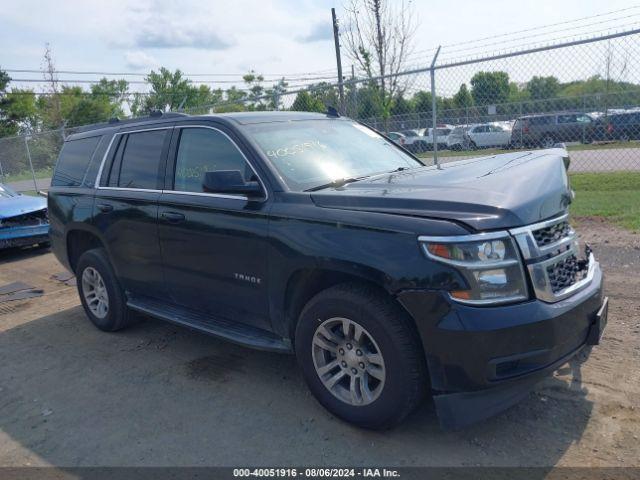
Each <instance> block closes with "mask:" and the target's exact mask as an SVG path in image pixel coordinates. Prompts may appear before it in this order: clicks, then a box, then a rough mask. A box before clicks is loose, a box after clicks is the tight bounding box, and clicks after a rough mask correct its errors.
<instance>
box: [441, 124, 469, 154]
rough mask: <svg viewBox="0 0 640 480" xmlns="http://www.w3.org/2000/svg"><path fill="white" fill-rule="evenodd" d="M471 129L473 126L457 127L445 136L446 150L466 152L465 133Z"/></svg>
mask: <svg viewBox="0 0 640 480" xmlns="http://www.w3.org/2000/svg"><path fill="white" fill-rule="evenodd" d="M471 127H473V125H458V126H457V127H454V128H453V130H451V132H450V133H449V135H448V136H447V148H448V149H449V150H468V148H469V137H467V131H468V130H469V129H470V128H471Z"/></svg>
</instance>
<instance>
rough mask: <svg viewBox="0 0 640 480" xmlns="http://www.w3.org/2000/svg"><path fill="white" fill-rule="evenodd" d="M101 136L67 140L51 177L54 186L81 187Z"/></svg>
mask: <svg viewBox="0 0 640 480" xmlns="http://www.w3.org/2000/svg"><path fill="white" fill-rule="evenodd" d="M100 138H101V137H99V136H98V137H89V138H83V139H80V140H71V141H68V142H65V144H64V146H63V147H62V151H61V152H60V158H58V164H57V166H56V171H55V173H54V174H53V178H52V179H51V185H52V186H54V187H79V186H80V185H82V179H83V178H84V174H85V172H86V171H87V167H88V166H89V162H90V161H91V157H92V156H93V153H94V152H95V150H96V147H97V146H98V142H99V141H100Z"/></svg>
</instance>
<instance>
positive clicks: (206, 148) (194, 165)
mask: <svg viewBox="0 0 640 480" xmlns="http://www.w3.org/2000/svg"><path fill="white" fill-rule="evenodd" d="M181 130H182V131H181V133H180V143H179V145H178V155H177V158H176V173H175V181H174V190H177V191H180V192H203V191H204V190H203V188H202V181H203V180H204V174H205V173H206V172H215V171H220V170H239V171H240V172H241V173H242V175H243V176H244V178H245V180H250V179H251V177H252V176H253V171H252V170H251V167H249V165H248V164H247V162H246V160H245V158H244V156H243V155H242V153H241V152H240V150H238V147H236V145H235V144H234V143H233V142H232V141H231V140H229V138H228V137H227V136H226V135H224V134H223V133H222V132H219V131H218V130H212V129H210V128H183V129H181Z"/></svg>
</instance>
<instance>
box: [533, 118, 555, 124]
mask: <svg viewBox="0 0 640 480" xmlns="http://www.w3.org/2000/svg"><path fill="white" fill-rule="evenodd" d="M554 119H555V117H552V116H548V117H531V118H530V119H529V123H530V124H531V125H550V124H552V123H554Z"/></svg>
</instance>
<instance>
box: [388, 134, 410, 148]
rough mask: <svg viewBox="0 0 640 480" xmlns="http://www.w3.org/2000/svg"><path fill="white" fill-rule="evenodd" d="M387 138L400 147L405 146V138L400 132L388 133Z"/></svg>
mask: <svg viewBox="0 0 640 480" xmlns="http://www.w3.org/2000/svg"><path fill="white" fill-rule="evenodd" d="M387 137H389V138H390V139H391V140H393V141H394V142H395V143H397V144H398V145H400V146H402V147H404V146H405V143H406V141H407V137H406V136H405V135H404V134H403V133H400V132H389V133H387Z"/></svg>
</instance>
